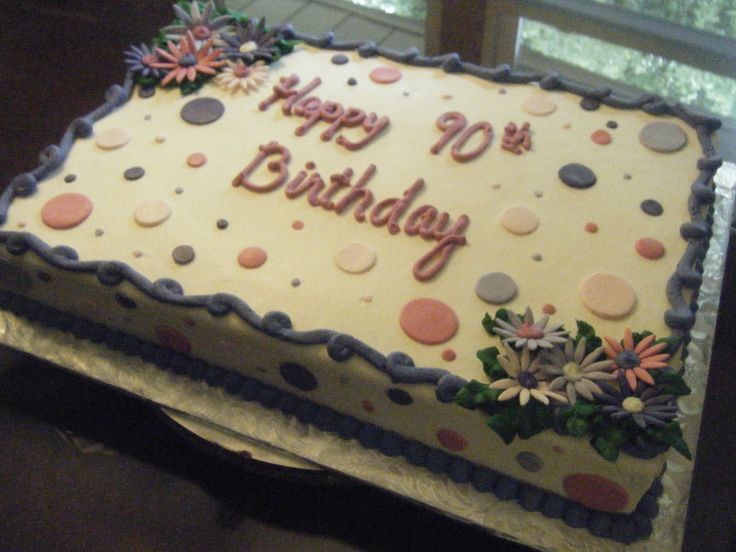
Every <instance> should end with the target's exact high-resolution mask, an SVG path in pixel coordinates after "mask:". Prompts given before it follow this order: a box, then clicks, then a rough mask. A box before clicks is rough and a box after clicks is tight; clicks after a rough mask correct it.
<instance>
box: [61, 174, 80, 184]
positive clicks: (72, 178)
mask: <svg viewBox="0 0 736 552" xmlns="http://www.w3.org/2000/svg"><path fill="white" fill-rule="evenodd" d="M76 179H77V175H76V174H68V175H66V176H65V177H64V182H66V183H67V184H71V183H72V182H74V181H75V180H76Z"/></svg>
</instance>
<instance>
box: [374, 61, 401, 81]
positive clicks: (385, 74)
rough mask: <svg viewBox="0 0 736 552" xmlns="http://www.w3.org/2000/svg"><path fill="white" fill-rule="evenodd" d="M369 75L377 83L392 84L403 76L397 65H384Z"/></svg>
mask: <svg viewBox="0 0 736 552" xmlns="http://www.w3.org/2000/svg"><path fill="white" fill-rule="evenodd" d="M368 76H369V77H370V79H371V80H372V81H373V82H375V83H377V84H391V83H394V82H396V81H398V80H399V79H400V78H401V71H399V70H398V69H397V68H396V67H391V66H389V65H382V66H380V67H376V68H375V69H373V71H371V72H370V74H369V75H368Z"/></svg>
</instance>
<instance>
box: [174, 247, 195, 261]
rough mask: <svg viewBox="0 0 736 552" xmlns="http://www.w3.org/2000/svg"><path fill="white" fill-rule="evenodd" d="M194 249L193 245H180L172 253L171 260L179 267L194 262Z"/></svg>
mask: <svg viewBox="0 0 736 552" xmlns="http://www.w3.org/2000/svg"><path fill="white" fill-rule="evenodd" d="M194 257H195V253H194V248H193V247H192V246H191V245H178V246H176V247H175V248H174V250H173V251H172V252H171V258H172V259H174V262H175V263H176V264H178V265H186V264H189V263H191V262H192V261H193V260H194Z"/></svg>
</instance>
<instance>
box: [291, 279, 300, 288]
mask: <svg viewBox="0 0 736 552" xmlns="http://www.w3.org/2000/svg"><path fill="white" fill-rule="evenodd" d="M300 285H302V281H301V280H300V279H299V278H292V279H291V286H292V287H299V286H300Z"/></svg>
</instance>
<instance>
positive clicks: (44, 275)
mask: <svg viewBox="0 0 736 552" xmlns="http://www.w3.org/2000/svg"><path fill="white" fill-rule="evenodd" d="M36 277H38V279H39V280H41V281H42V282H50V281H51V274H49V273H48V272H46V271H44V270H39V271H38V272H36ZM16 289H17V288H16Z"/></svg>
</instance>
